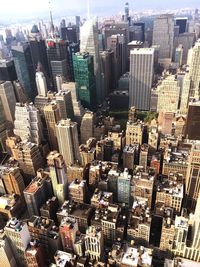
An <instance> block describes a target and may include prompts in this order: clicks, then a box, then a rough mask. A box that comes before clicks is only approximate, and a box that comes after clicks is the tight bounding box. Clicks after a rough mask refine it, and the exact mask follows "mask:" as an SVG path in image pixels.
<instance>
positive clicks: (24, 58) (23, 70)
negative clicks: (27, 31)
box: [12, 43, 37, 101]
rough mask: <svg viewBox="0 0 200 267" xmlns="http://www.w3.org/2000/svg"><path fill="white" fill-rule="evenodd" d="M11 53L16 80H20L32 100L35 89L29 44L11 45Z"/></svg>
mask: <svg viewBox="0 0 200 267" xmlns="http://www.w3.org/2000/svg"><path fill="white" fill-rule="evenodd" d="M12 55H13V58H14V63H15V69H16V72H17V77H18V80H19V81H20V82H21V84H22V86H23V88H24V91H25V93H26V95H27V96H28V98H30V99H31V101H34V99H35V96H36V95H37V89H36V83H35V71H34V65H33V62H32V57H31V50H30V46H29V44H28V43H24V44H19V45H17V46H12Z"/></svg>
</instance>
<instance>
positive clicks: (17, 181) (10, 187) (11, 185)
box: [0, 166, 25, 197]
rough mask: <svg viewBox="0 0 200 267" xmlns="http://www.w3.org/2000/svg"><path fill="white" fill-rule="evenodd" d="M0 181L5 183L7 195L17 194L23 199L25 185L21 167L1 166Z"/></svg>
mask: <svg viewBox="0 0 200 267" xmlns="http://www.w3.org/2000/svg"><path fill="white" fill-rule="evenodd" d="M0 179H1V180H2V181H3V185H4V189H5V192H6V193H7V194H10V195H11V194H16V195H19V196H20V197H23V190H24V189H25V185H24V180H23V176H22V175H21V172H20V169H19V167H4V166H0Z"/></svg>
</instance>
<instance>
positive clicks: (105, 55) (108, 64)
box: [100, 51, 115, 98]
mask: <svg viewBox="0 0 200 267" xmlns="http://www.w3.org/2000/svg"><path fill="white" fill-rule="evenodd" d="M112 55H113V60H112V56H111V51H101V52H100V64H101V73H102V74H103V81H102V86H103V87H102V90H103V92H102V95H103V98H105V97H107V96H108V95H109V94H110V92H111V90H112V89H113V88H114V85H113V81H114V80H115V79H114V68H113V67H114V64H112V63H114V52H113V51H112Z"/></svg>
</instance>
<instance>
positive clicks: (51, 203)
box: [40, 196, 59, 221]
mask: <svg viewBox="0 0 200 267" xmlns="http://www.w3.org/2000/svg"><path fill="white" fill-rule="evenodd" d="M58 208H59V204H58V199H57V198H56V197H55V196H53V197H51V198H49V199H48V200H47V201H46V202H45V203H44V204H43V205H42V207H41V208H40V214H41V216H43V217H46V218H49V219H52V220H54V221H56V220H57V218H56V212H57V210H58Z"/></svg>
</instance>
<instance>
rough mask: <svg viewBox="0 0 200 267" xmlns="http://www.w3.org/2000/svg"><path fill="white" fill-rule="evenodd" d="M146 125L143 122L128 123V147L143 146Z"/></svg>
mask: <svg viewBox="0 0 200 267" xmlns="http://www.w3.org/2000/svg"><path fill="white" fill-rule="evenodd" d="M143 132H144V125H143V124H142V123H141V122H133V121H128V122H127V125H126V145H134V144H140V145H141V144H142V141H143V140H142V139H143Z"/></svg>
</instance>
